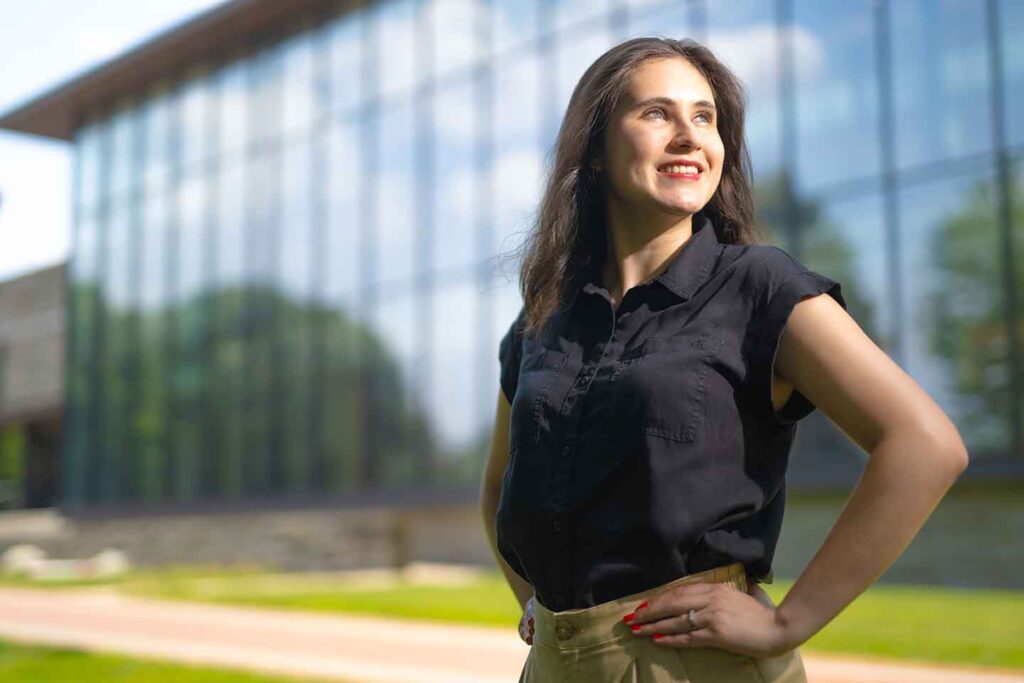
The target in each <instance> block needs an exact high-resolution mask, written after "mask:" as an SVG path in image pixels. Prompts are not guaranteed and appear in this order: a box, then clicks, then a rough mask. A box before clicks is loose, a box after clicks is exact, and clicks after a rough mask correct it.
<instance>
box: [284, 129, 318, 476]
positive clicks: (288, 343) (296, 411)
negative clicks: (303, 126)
mask: <svg viewBox="0 0 1024 683" xmlns="http://www.w3.org/2000/svg"><path fill="white" fill-rule="evenodd" d="M312 161H313V157H312V146H311V145H310V143H309V142H308V140H305V139H303V140H301V141H299V143H298V144H295V145H291V146H290V147H288V148H286V149H285V150H284V177H283V201H282V207H281V208H282V210H281V212H280V214H279V215H280V221H281V222H280V223H279V225H278V240H279V245H278V249H279V253H280V258H281V271H280V284H279V287H278V290H279V291H280V292H281V294H282V302H281V308H280V309H279V314H280V318H279V322H278V325H279V329H280V331H281V335H282V339H281V344H282V347H283V348H282V349H281V356H280V357H281V359H282V361H283V367H282V368H281V373H282V380H283V385H284V386H283V387H282V389H283V390H284V396H281V397H277V398H278V399H279V404H278V405H280V407H281V411H282V419H283V429H284V431H283V439H284V443H283V447H284V450H283V453H282V456H283V459H284V483H283V488H284V490H285V491H308V490H310V484H311V478H310V474H311V470H310V451H309V446H310V442H309V434H310V432H309V428H310V415H311V414H312V409H311V404H310V378H311V375H312V365H311V351H312V342H313V333H312V330H311V329H310V323H311V318H310V315H309V309H308V308H307V306H306V302H307V301H308V300H309V297H310V293H311V289H312V282H311V275H312V273H313V247H314V245H313V235H312V227H313V226H312V211H311V209H312V195H311V190H310V182H311V177H310V174H311V171H312V166H311V164H312Z"/></svg>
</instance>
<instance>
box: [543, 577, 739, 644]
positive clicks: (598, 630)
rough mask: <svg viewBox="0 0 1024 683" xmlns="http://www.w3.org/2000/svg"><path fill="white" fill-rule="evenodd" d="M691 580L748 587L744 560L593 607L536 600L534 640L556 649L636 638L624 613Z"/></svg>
mask: <svg viewBox="0 0 1024 683" xmlns="http://www.w3.org/2000/svg"><path fill="white" fill-rule="evenodd" d="M689 583H731V584H732V585H734V586H736V587H737V588H739V589H740V590H742V591H746V590H747V571H746V567H745V566H744V565H743V563H742V562H735V563H733V564H729V565H725V566H722V567H715V568H714V569H708V570H707V571H703V572H698V573H696V574H687V575H686V576H680V577H679V578H678V579H674V580H672V581H669V582H668V583H665V584H662V585H660V586H655V587H654V588H649V589H647V590H645V591H641V592H639V593H632V594H630V595H625V596H623V597H621V598H616V599H615V600H609V601H608V602H602V603H601V604H599V605H594V606H593V607H584V608H581V609H571V610H564V611H562V612H552V611H551V610H549V609H548V608H546V607H544V605H542V604H540V602H539V601H537V600H534V602H533V642H534V643H535V644H542V645H546V646H548V647H551V648H555V649H575V648H580V647H587V646H589V645H597V644H600V643H604V642H608V641H611V640H620V639H634V638H636V636H634V635H633V633H632V630H631V629H630V628H629V624H627V623H625V622H624V621H622V617H624V616H626V615H627V614H629V613H630V612H631V611H633V609H634V608H635V607H636V606H637V605H638V604H639V603H640V602H642V601H644V600H645V599H648V598H650V597H651V596H653V595H656V594H658V593H660V592H661V591H663V590H666V589H668V588H673V587H675V586H681V585H684V584H689Z"/></svg>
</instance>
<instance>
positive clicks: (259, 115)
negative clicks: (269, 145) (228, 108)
mask: <svg viewBox="0 0 1024 683" xmlns="http://www.w3.org/2000/svg"><path fill="white" fill-rule="evenodd" d="M283 67H284V62H283V60H282V59H281V52H280V50H277V49H275V48H273V47H269V48H265V49H263V50H261V51H260V52H258V53H257V54H256V55H254V56H253V57H252V64H251V65H250V66H249V73H248V75H249V111H248V120H249V124H250V126H251V129H250V131H249V135H250V137H249V140H248V142H252V141H268V140H274V139H277V137H278V136H279V135H280V133H281V123H282V113H283V112H282V103H281V96H282V94H283V89H284V88H283V80H282V79H283V76H284V68H283Z"/></svg>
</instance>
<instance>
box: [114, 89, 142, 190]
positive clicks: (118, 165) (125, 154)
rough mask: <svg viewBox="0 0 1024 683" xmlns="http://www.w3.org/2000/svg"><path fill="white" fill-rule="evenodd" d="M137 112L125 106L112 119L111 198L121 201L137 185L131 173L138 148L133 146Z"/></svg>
mask: <svg viewBox="0 0 1024 683" xmlns="http://www.w3.org/2000/svg"><path fill="white" fill-rule="evenodd" d="M136 112H137V110H136V109H134V108H133V107H130V106H128V105H125V106H124V107H123V108H122V109H120V110H119V111H118V112H117V113H116V114H114V115H113V116H112V117H111V119H110V124H109V125H110V148H109V149H110V157H109V159H108V160H107V162H106V163H108V164H109V169H110V170H109V173H110V195H109V196H110V197H111V198H113V199H115V200H119V199H121V198H123V197H124V196H125V195H126V194H127V193H128V191H129V190H131V189H132V187H134V186H135V185H136V183H135V180H136V179H135V178H133V174H132V172H131V170H132V168H133V161H134V158H133V157H134V155H135V154H137V153H138V152H137V149H136V147H135V146H134V145H133V144H132V127H133V126H132V123H133V119H134V118H135V116H136Z"/></svg>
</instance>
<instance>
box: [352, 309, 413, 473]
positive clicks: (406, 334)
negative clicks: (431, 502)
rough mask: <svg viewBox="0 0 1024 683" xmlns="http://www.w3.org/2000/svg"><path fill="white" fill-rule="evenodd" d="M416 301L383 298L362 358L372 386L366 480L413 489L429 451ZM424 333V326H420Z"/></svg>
mask: <svg viewBox="0 0 1024 683" xmlns="http://www.w3.org/2000/svg"><path fill="white" fill-rule="evenodd" d="M416 303H417V302H416V299H415V298H414V297H412V296H408V295H406V296H403V295H401V294H398V295H396V294H390V295H389V296H385V297H382V298H380V299H379V300H378V301H377V302H376V303H375V305H374V312H373V347H374V348H373V349H372V351H373V353H372V355H368V356H366V357H365V358H364V360H365V362H366V363H367V366H368V368H367V370H368V372H369V376H370V381H371V385H370V387H369V391H370V394H369V397H370V398H369V401H370V402H369V404H368V405H367V410H369V411H370V430H371V436H370V438H371V443H372V444H373V447H374V448H375V449H376V452H375V453H374V454H373V456H374V459H375V462H372V463H367V464H368V465H370V466H372V470H371V472H369V473H367V477H368V479H367V481H374V482H379V483H380V484H381V485H383V486H386V487H388V488H396V487H401V486H406V485H409V484H411V483H413V482H415V481H417V480H419V479H420V478H421V475H422V474H423V467H424V453H423V449H424V448H426V447H428V443H427V441H428V440H427V438H426V437H427V433H426V424H427V420H426V416H425V415H424V410H423V401H422V398H421V393H420V386H421V377H420V369H421V368H422V367H423V359H422V358H421V357H420V356H419V349H420V341H419V339H420V336H421V335H420V334H419V333H418V332H417V330H418V328H417V320H416ZM420 329H421V328H420Z"/></svg>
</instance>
